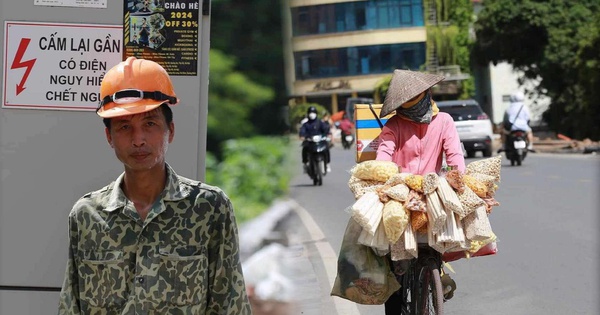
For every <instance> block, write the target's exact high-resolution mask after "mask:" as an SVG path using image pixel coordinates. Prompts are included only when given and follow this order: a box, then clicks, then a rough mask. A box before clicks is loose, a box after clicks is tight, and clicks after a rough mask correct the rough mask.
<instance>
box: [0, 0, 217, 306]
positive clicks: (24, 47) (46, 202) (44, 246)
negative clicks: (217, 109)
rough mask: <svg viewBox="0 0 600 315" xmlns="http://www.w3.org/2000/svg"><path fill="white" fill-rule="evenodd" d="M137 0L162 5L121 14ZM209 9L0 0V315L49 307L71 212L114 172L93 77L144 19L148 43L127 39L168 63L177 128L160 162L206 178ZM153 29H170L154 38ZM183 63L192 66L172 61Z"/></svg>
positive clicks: (95, 0) (193, 4)
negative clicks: (182, 66) (148, 26)
mask: <svg viewBox="0 0 600 315" xmlns="http://www.w3.org/2000/svg"><path fill="white" fill-rule="evenodd" d="M146 4H148V5H150V6H151V8H154V7H156V6H160V5H162V6H164V11H159V10H153V11H152V12H153V13H152V14H150V13H148V12H146V10H145V8H140V10H138V11H136V12H134V13H132V14H131V15H130V14H129V13H128V11H127V10H125V8H127V6H129V5H137V6H145V5H146ZM174 5H177V6H183V5H185V7H186V10H182V9H179V8H173V6H174ZM169 10H171V11H169ZM174 10H177V12H175V11H174ZM209 11H210V1H209V0H204V1H203V0H181V1H166V2H165V1H131V0H123V1H112V0H111V1H108V0H60V1H56V0H28V1H8V0H7V1H4V0H2V1H0V19H1V20H2V21H1V22H0V27H1V28H2V35H0V38H2V45H0V46H1V47H2V60H3V62H0V73H1V74H0V80H1V84H2V89H0V99H1V100H2V105H1V106H0V315H13V314H15V315H47V314H56V313H57V307H58V302H59V292H60V289H61V286H62V282H63V277H64V273H65V267H66V263H67V256H68V215H69V212H70V210H71V208H72V207H73V204H74V203H75V202H76V201H77V199H79V198H80V197H81V196H83V195H84V194H86V193H87V192H90V191H94V190H97V189H100V188H102V187H104V186H105V185H107V184H109V183H110V182H111V181H113V180H115V179H116V178H117V177H118V176H119V175H120V174H121V173H122V172H123V165H122V164H121V163H120V162H119V160H118V159H117V157H115V153H114V151H113V150H112V149H111V147H110V145H109V144H108V142H107V139H106V136H105V133H104V125H103V124H102V119H101V118H100V117H98V115H96V113H95V110H96V108H97V106H98V96H99V92H100V82H101V78H103V76H104V74H105V73H106V72H107V71H108V69H110V68H111V67H112V66H114V65H115V64H117V63H118V62H120V61H121V60H122V59H125V58H124V56H122V55H121V53H122V52H123V51H124V48H125V47H126V45H125V42H126V41H127V40H128V38H127V37H126V36H125V35H126V32H127V31H129V32H130V34H131V32H132V30H133V31H139V30H140V28H139V25H141V24H142V23H143V21H144V20H147V21H148V22H147V23H149V24H151V25H152V30H153V32H151V35H149V36H148V40H149V42H148V45H149V46H148V47H146V46H143V45H142V46H135V47H133V45H129V46H127V47H131V48H132V53H136V56H138V58H145V59H152V60H155V61H157V62H159V61H161V62H168V63H167V64H170V65H172V66H173V67H165V68H166V69H167V71H168V72H169V73H170V74H171V79H172V81H173V85H174V88H175V92H176V93H177V97H178V98H179V99H180V100H181V101H180V103H179V104H178V105H176V106H173V107H172V109H173V122H174V123H175V129H176V130H177V132H176V133H175V137H174V139H173V142H172V143H171V144H170V145H169V152H168V153H167V156H166V161H167V162H168V163H169V164H170V165H171V166H172V167H173V169H174V170H175V171H176V172H177V173H178V174H180V175H182V176H185V177H188V178H193V179H199V180H203V179H204V178H203V173H204V169H205V166H204V165H205V164H204V163H205V162H204V161H205V150H206V115H207V112H208V60H209V57H208V52H209V48H210V47H209V46H210V40H209V35H210V13H209ZM170 12H173V13H174V14H168V13H170ZM184 12H185V14H184ZM161 16H163V17H164V18H165V19H164V20H162V19H161V18H160V17H161ZM184 16H185V19H184ZM124 21H126V23H124ZM133 23H136V24H133ZM132 25H136V27H135V28H134V27H133V26H132ZM159 27H160V30H161V31H165V30H166V31H167V32H170V33H166V34H167V35H169V34H171V35H173V34H174V35H177V36H180V37H177V36H164V37H165V41H164V42H162V41H161V40H162V38H161V37H160V34H163V33H160V32H159V33H157V32H155V30H156V29H158V28H159ZM184 35H185V36H184ZM129 38H130V39H131V40H130V42H132V41H133V37H129ZM175 40H178V42H174V41H175ZM161 43H163V46H161V47H160V49H158V48H156V47H157V45H159V44H161ZM140 45H141V44H140ZM153 45H154V46H153ZM169 45H170V46H169ZM181 47H184V48H185V49H183V48H181ZM155 48H156V49H155ZM152 49H154V50H153V51H152V52H151V53H148V51H149V50H152ZM115 55H116V57H115ZM158 55H162V56H165V59H163V60H159V59H157V58H155V57H156V56H158ZM176 56H177V57H176ZM179 59H181V60H179ZM182 63H186V64H189V65H192V64H194V65H197V66H194V67H188V68H190V69H192V70H190V71H187V70H181V69H179V68H177V69H176V68H174V66H177V65H180V64H182Z"/></svg>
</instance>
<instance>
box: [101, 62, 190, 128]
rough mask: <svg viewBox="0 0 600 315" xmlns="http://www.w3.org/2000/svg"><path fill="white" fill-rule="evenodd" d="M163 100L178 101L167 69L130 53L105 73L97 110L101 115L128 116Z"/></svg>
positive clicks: (152, 106) (108, 116) (158, 104)
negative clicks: (129, 55)
mask: <svg viewBox="0 0 600 315" xmlns="http://www.w3.org/2000/svg"><path fill="white" fill-rule="evenodd" d="M164 103H167V104H169V105H175V104H177V103H179V99H178V98H177V96H176V95H175V91H174V90H173V83H172V82H171V78H170V77H169V74H168V73H167V71H166V70H165V69H164V68H163V67H162V66H161V65H159V64H158V63H156V62H154V61H152V60H147V59H137V58H135V57H129V58H127V60H125V61H122V62H120V63H119V64H117V65H116V66H114V67H112V68H111V69H110V70H108V72H107V73H106V75H104V78H103V79H102V84H101V85H100V104H99V106H98V110H97V111H96V113H97V114H98V116H100V117H102V118H112V117H119V116H127V115H133V114H139V113H144V112H148V111H151V110H153V109H155V108H157V107H159V106H160V105H162V104H164Z"/></svg>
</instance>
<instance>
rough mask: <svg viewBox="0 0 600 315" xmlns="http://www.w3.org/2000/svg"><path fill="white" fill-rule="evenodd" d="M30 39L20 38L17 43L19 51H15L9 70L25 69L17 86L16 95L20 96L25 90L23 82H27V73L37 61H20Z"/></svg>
mask: <svg viewBox="0 0 600 315" xmlns="http://www.w3.org/2000/svg"><path fill="white" fill-rule="evenodd" d="M30 41H31V38H21V43H19V49H17V53H16V54H15V59H14V60H13V63H12V65H11V66H10V68H11V69H18V68H23V67H25V68H26V70H25V74H24V75H23V78H21V82H19V84H17V95H19V94H21V92H23V91H24V90H25V82H27V78H28V77H29V73H31V69H33V65H34V64H35V61H36V60H37V59H31V60H27V61H21V59H22V58H23V55H24V54H25V50H27V46H29V42H30Z"/></svg>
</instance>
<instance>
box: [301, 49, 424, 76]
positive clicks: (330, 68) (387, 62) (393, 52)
mask: <svg viewBox="0 0 600 315" xmlns="http://www.w3.org/2000/svg"><path fill="white" fill-rule="evenodd" d="M294 62H295V67H296V80H306V79H315V78H327V77H341V76H356V75H367V74H380V73H392V72H393V71H394V69H410V70H418V69H419V68H420V67H421V66H422V65H423V64H425V43H424V42H421V43H404V44H390V45H373V46H358V47H344V48H336V49H322V50H310V51H302V52H296V53H294Z"/></svg>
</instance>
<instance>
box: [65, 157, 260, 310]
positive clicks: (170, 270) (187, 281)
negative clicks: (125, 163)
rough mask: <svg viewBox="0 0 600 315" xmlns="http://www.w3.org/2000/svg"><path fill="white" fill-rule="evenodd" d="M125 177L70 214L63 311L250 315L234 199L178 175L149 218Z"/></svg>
mask: <svg viewBox="0 0 600 315" xmlns="http://www.w3.org/2000/svg"><path fill="white" fill-rule="evenodd" d="M123 176H124V175H123V174H122V175H121V176H119V178H117V180H116V181H114V182H112V183H111V184H109V185H108V186H106V187H104V188H102V189H100V190H98V191H95V192H91V193H88V194H86V195H85V196H83V197H82V198H81V199H79V200H78V201H77V202H76V203H75V206H74V207H73V209H72V210H71V213H70V214H69V259H68V262H67V269H66V273H65V280H64V284H63V287H62V292H61V294H60V303H59V311H58V314H64V315H67V314H69V315H75V314H86V315H87V314H102V315H109V314H110V315H112V314H194V315H198V314H207V315H208V314H219V315H222V314H232V315H233V314H235V315H239V314H244V315H246V314H251V309H250V304H249V302H248V297H247V295H246V289H245V284H244V278H243V273H242V268H241V264H240V261H239V247H238V232H237V227H236V223H235V218H234V214H233V208H232V205H231V202H230V200H229V198H228V197H227V195H225V193H224V192H223V191H221V190H220V189H219V188H217V187H213V186H209V185H206V184H203V183H200V182H197V181H193V180H190V179H187V178H185V177H181V176H178V175H177V174H175V172H174V171H173V169H171V167H170V166H169V165H167V184H166V186H165V189H164V191H163V193H162V195H161V198H160V199H159V200H157V201H156V203H155V204H154V205H153V206H152V209H151V210H150V212H149V213H148V216H147V218H146V220H145V221H142V220H141V219H140V217H139V215H138V214H137V212H136V210H135V208H134V206H133V203H132V202H131V201H129V200H128V199H127V197H125V195H124V194H123V191H122V190H121V188H120V184H121V182H122V180H123Z"/></svg>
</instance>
